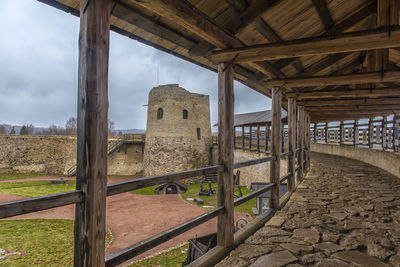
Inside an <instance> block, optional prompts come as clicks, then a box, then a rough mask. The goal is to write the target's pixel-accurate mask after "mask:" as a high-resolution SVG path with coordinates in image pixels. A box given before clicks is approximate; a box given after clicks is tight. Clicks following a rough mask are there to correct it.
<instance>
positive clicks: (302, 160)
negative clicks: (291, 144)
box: [297, 106, 304, 181]
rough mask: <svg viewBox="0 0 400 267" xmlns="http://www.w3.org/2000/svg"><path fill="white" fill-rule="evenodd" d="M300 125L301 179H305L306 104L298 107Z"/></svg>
mask: <svg viewBox="0 0 400 267" xmlns="http://www.w3.org/2000/svg"><path fill="white" fill-rule="evenodd" d="M297 116H298V119H297V121H298V125H297V133H298V145H299V148H300V153H299V159H298V160H299V165H300V169H299V180H300V181H301V180H302V179H303V173H304V164H303V163H304V106H299V107H298V113H297Z"/></svg>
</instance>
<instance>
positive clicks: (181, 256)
mask: <svg viewBox="0 0 400 267" xmlns="http://www.w3.org/2000/svg"><path fill="white" fill-rule="evenodd" d="M188 247H189V245H188V244H186V245H183V246H181V247H179V248H175V249H172V250H170V251H167V252H164V253H161V254H158V255H156V256H154V257H151V258H147V259H144V260H141V261H138V262H135V263H132V264H131V265H129V267H180V266H182V262H183V261H184V260H185V258H186V256H187V249H188Z"/></svg>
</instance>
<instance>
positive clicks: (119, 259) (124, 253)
mask: <svg viewBox="0 0 400 267" xmlns="http://www.w3.org/2000/svg"><path fill="white" fill-rule="evenodd" d="M223 210H224V207H218V208H215V209H213V210H210V211H208V212H206V213H203V214H201V215H199V216H197V217H195V218H192V219H190V220H188V221H186V222H184V223H181V224H179V225H177V226H175V227H172V228H170V229H168V230H165V231H163V232H161V233H159V234H156V235H154V236H152V237H150V238H147V239H145V240H143V241H140V242H138V243H136V244H134V245H132V246H129V247H126V248H124V249H122V250H120V251H117V252H115V253H113V254H111V255H108V256H107V257H106V266H116V265H118V264H121V263H123V262H125V261H127V260H129V259H132V258H133V257H135V256H137V255H139V254H141V253H143V252H145V251H147V250H150V249H152V248H154V247H156V246H158V245H160V244H162V243H164V242H166V241H168V240H170V239H172V238H173V237H175V236H178V235H180V234H182V233H184V232H186V231H188V230H190V229H192V228H194V227H196V226H198V225H200V224H202V223H204V222H206V221H208V220H210V219H212V218H214V217H216V216H218V215H219V214H220V213H221V212H223Z"/></svg>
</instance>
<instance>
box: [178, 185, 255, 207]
mask: <svg viewBox="0 0 400 267" xmlns="http://www.w3.org/2000/svg"><path fill="white" fill-rule="evenodd" d="M204 188H208V185H204ZM212 188H213V189H214V190H215V191H217V184H213V185H212ZM199 192H200V183H197V184H192V185H189V187H188V190H187V191H186V192H185V193H183V194H182V198H183V199H187V198H194V197H199V198H201V199H202V200H203V201H204V204H197V203H196V202H194V201H191V203H196V204H197V205H198V206H200V207H201V206H204V205H207V206H213V207H216V206H217V194H214V195H211V196H199V195H198V193H199ZM250 192H251V190H250V189H248V188H242V194H243V195H246V194H248V193H250ZM235 194H236V195H238V192H237V189H235ZM254 207H256V199H255V198H253V199H252V200H249V201H247V202H246V203H243V204H242V205H240V206H237V207H235V211H238V212H243V213H249V214H253V211H252V208H254Z"/></svg>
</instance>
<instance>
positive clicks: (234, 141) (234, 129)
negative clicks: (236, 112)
mask: <svg viewBox="0 0 400 267" xmlns="http://www.w3.org/2000/svg"><path fill="white" fill-rule="evenodd" d="M233 147H234V148H235V149H236V127H233Z"/></svg>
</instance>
